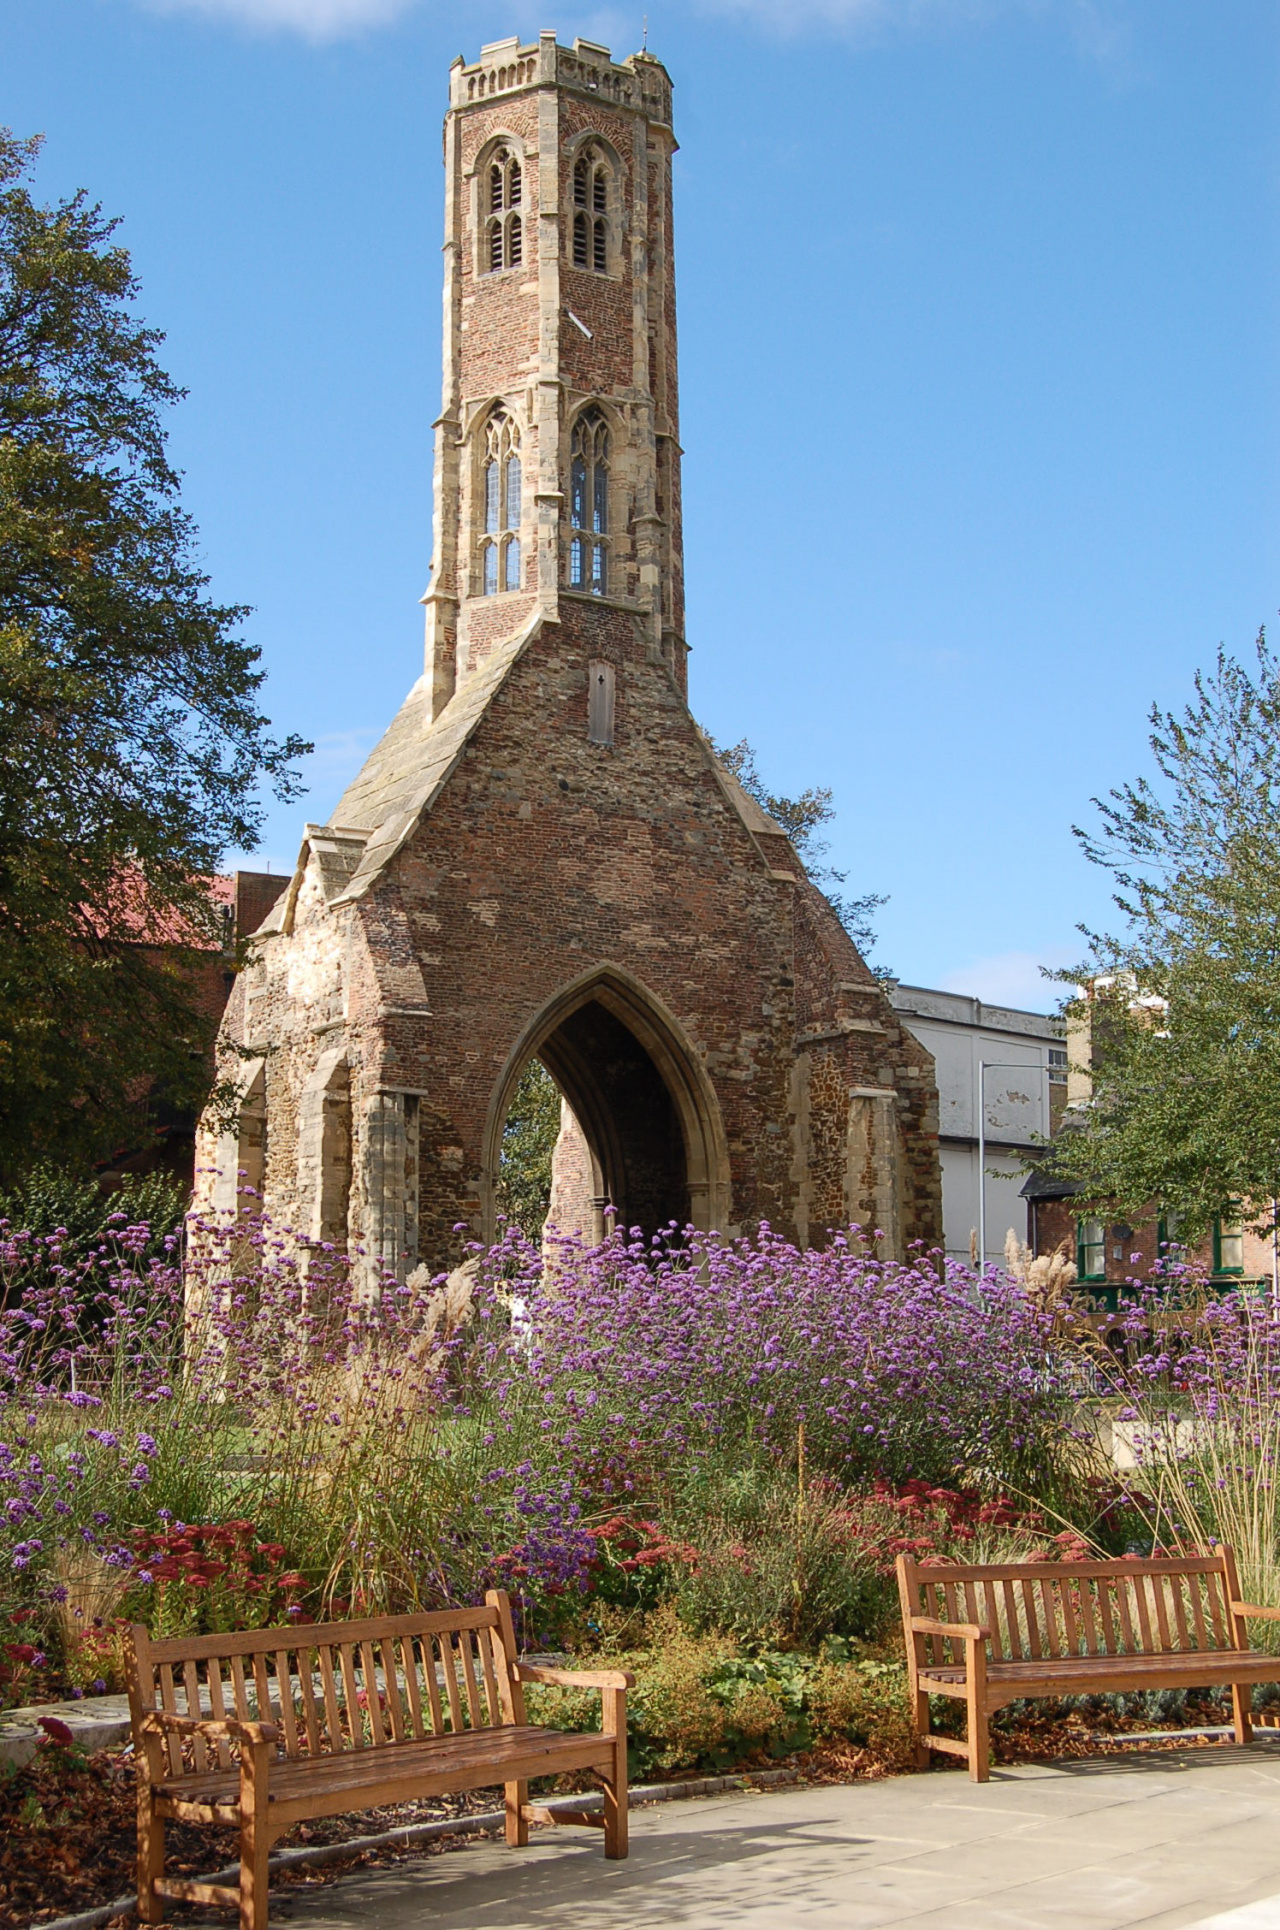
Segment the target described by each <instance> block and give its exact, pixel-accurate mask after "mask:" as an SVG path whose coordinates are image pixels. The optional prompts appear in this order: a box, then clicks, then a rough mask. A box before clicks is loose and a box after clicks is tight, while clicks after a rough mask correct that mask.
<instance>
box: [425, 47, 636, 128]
mask: <svg viewBox="0 0 1280 1930" xmlns="http://www.w3.org/2000/svg"><path fill="white" fill-rule="evenodd" d="M530 87H570V88H573V89H574V90H575V92H578V93H583V94H593V95H595V96H596V97H597V98H598V99H603V100H607V101H609V102H610V103H611V104H612V105H613V106H615V107H621V108H629V109H630V110H631V111H632V112H633V113H639V114H643V115H644V116H645V117H646V119H648V120H651V121H660V122H662V123H663V124H664V125H670V121H671V78H670V76H669V74H668V73H667V71H666V69H665V68H664V67H663V65H662V62H661V61H659V60H655V59H654V58H653V56H652V55H651V54H647V53H640V54H630V55H628V57H627V59H626V60H624V61H621V62H617V61H615V60H614V58H613V56H612V54H611V53H610V51H609V49H608V48H607V47H602V46H600V45H599V44H598V42H596V41H594V40H582V39H577V40H575V41H574V43H573V46H572V47H561V46H560V45H559V44H558V42H557V40H556V37H555V34H554V32H551V31H548V32H546V33H543V34H541V35H540V36H539V37H538V39H537V40H536V41H532V42H530V43H529V44H528V45H521V41H520V36H519V35H518V34H512V35H511V37H510V39H508V40H495V41H493V42H491V43H490V45H489V46H487V47H482V48H481V49H480V58H479V60H477V61H474V62H472V63H471V64H470V65H468V63H467V62H466V60H464V59H463V57H462V55H461V54H459V56H458V58H457V59H456V60H455V61H454V63H453V66H452V68H451V69H450V72H449V105H450V107H451V108H459V107H471V106H473V105H475V104H477V103H478V102H480V101H488V100H492V99H494V98H495V97H496V96H498V95H500V94H513V93H518V92H520V91H521V90H523V89H525V88H530Z"/></svg>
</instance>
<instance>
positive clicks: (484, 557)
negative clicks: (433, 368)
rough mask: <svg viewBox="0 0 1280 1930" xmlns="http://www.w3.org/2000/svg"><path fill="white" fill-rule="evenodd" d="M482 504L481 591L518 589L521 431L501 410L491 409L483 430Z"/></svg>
mask: <svg viewBox="0 0 1280 1930" xmlns="http://www.w3.org/2000/svg"><path fill="white" fill-rule="evenodd" d="M480 499H481V516H480V519H479V520H480V524H481V535H480V582H481V587H482V589H483V591H484V594H485V595H486V596H496V595H497V593H498V591H499V590H518V589H520V588H521V575H520V524H521V521H522V520H523V514H524V469H523V466H522V464H521V461H520V430H519V427H518V425H517V424H516V423H515V422H513V421H512V419H511V417H510V416H509V415H508V414H507V412H506V410H505V409H495V410H494V412H493V414H492V415H491V416H490V417H489V421H488V424H487V425H486V428H485V444H484V468H483V471H482V473H481V479H480Z"/></svg>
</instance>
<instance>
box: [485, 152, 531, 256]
mask: <svg viewBox="0 0 1280 1930" xmlns="http://www.w3.org/2000/svg"><path fill="white" fill-rule="evenodd" d="M523 195H524V175H523V173H522V170H521V167H520V163H519V161H518V160H517V159H516V157H515V155H514V154H512V153H510V152H509V151H508V150H507V149H506V148H505V147H500V148H499V149H498V151H497V153H496V154H495V155H494V157H493V159H492V161H491V162H490V163H489V172H488V183H487V186H486V187H485V189H484V209H485V216H486V220H485V230H484V251H483V256H482V259H483V262H484V266H485V268H486V270H487V271H488V273H489V274H491V275H496V274H498V273H500V272H501V270H502V269H504V268H519V267H520V265H521V263H522V262H523V260H524V227H523V223H522V220H521V217H520V215H519V214H518V213H517V212H516V210H517V209H518V208H519V207H520V206H521V203H522V200H523Z"/></svg>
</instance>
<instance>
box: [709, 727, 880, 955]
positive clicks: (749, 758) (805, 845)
mask: <svg viewBox="0 0 1280 1930" xmlns="http://www.w3.org/2000/svg"><path fill="white" fill-rule="evenodd" d="M712 748H713V749H714V751H715V754H716V756H717V757H718V758H719V759H720V762H721V763H722V764H723V765H724V767H725V769H726V770H727V771H731V772H732V773H733V775H734V777H736V778H737V780H738V782H739V784H741V786H742V788H743V790H744V791H745V792H746V793H747V795H748V796H749V797H753V798H754V799H755V801H756V803H757V804H758V805H759V806H760V808H761V810H762V811H767V812H768V814H769V816H770V817H771V818H772V819H773V820H774V822H775V823H777V824H779V825H781V827H782V829H783V830H784V831H785V832H786V834H787V836H788V837H789V838H790V840H791V842H792V844H793V845H794V846H795V848H796V855H797V856H798V857H799V859H800V862H801V863H802V864H803V866H804V868H805V870H806V871H807V872H808V874H809V876H810V878H812V880H813V882H814V884H815V885H817V887H818V889H819V891H821V892H822V893H823V894H824V896H825V897H826V898H827V900H828V902H829V903H830V905H831V908H832V910H833V911H834V912H835V914H836V917H837V918H838V919H839V920H840V923H841V924H842V925H843V926H844V928H845V930H846V931H847V932H848V934H849V936H850V938H852V940H853V942H854V944H855V945H856V946H857V947H858V950H859V951H860V952H863V953H866V952H869V951H871V950H872V949H873V948H874V946H875V942H876V934H875V929H874V927H873V926H872V923H871V920H872V918H873V917H874V915H875V913H876V912H877V911H878V910H879V909H880V907H881V905H887V904H888V902H889V900H888V899H887V898H884V897H882V896H881V895H880V894H879V893H878V892H874V891H869V892H868V893H867V894H866V896H865V897H863V898H846V897H845V896H844V895H843V893H842V891H841V890H840V887H841V886H842V885H843V884H844V883H845V880H846V878H847V877H848V873H847V872H844V871H837V870H835V869H834V867H833V866H831V865H829V864H827V863H826V862H825V860H826V856H827V853H828V851H829V850H830V849H831V843H830V840H829V839H827V838H824V837H821V836H820V835H819V833H820V832H821V830H822V827H823V825H824V824H830V823H831V821H832V819H833V818H834V817H835V814H836V813H835V806H834V805H833V804H832V802H831V787H830V785H827V784H823V785H810V787H809V789H808V790H807V791H801V793H800V795H799V797H780V796H775V795H774V793H773V792H772V791H770V790H769V788H768V786H767V785H766V784H765V781H764V779H763V778H762V777H761V775H760V772H759V770H758V769H757V768H756V754H755V751H754V750H753V749H752V747H751V745H750V744H749V743H748V741H747V739H746V738H745V737H740V738H739V739H738V742H737V743H736V744H733V745H730V747H729V748H728V749H727V750H724V749H722V748H721V747H720V745H718V744H713V746H712Z"/></svg>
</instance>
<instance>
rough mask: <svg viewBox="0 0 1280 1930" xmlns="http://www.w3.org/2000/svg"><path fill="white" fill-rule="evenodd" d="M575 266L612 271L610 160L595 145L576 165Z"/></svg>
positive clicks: (574, 206) (586, 149)
mask: <svg viewBox="0 0 1280 1930" xmlns="http://www.w3.org/2000/svg"><path fill="white" fill-rule="evenodd" d="M573 265H574V267H575V268H587V269H590V270H591V271H592V273H594V274H597V275H607V274H608V272H609V163H608V162H607V161H606V160H605V158H604V156H603V154H602V153H601V152H600V150H599V148H595V147H588V148H585V149H584V150H583V152H582V153H581V154H580V155H579V156H578V158H577V160H576V161H575V162H574V164H573Z"/></svg>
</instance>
